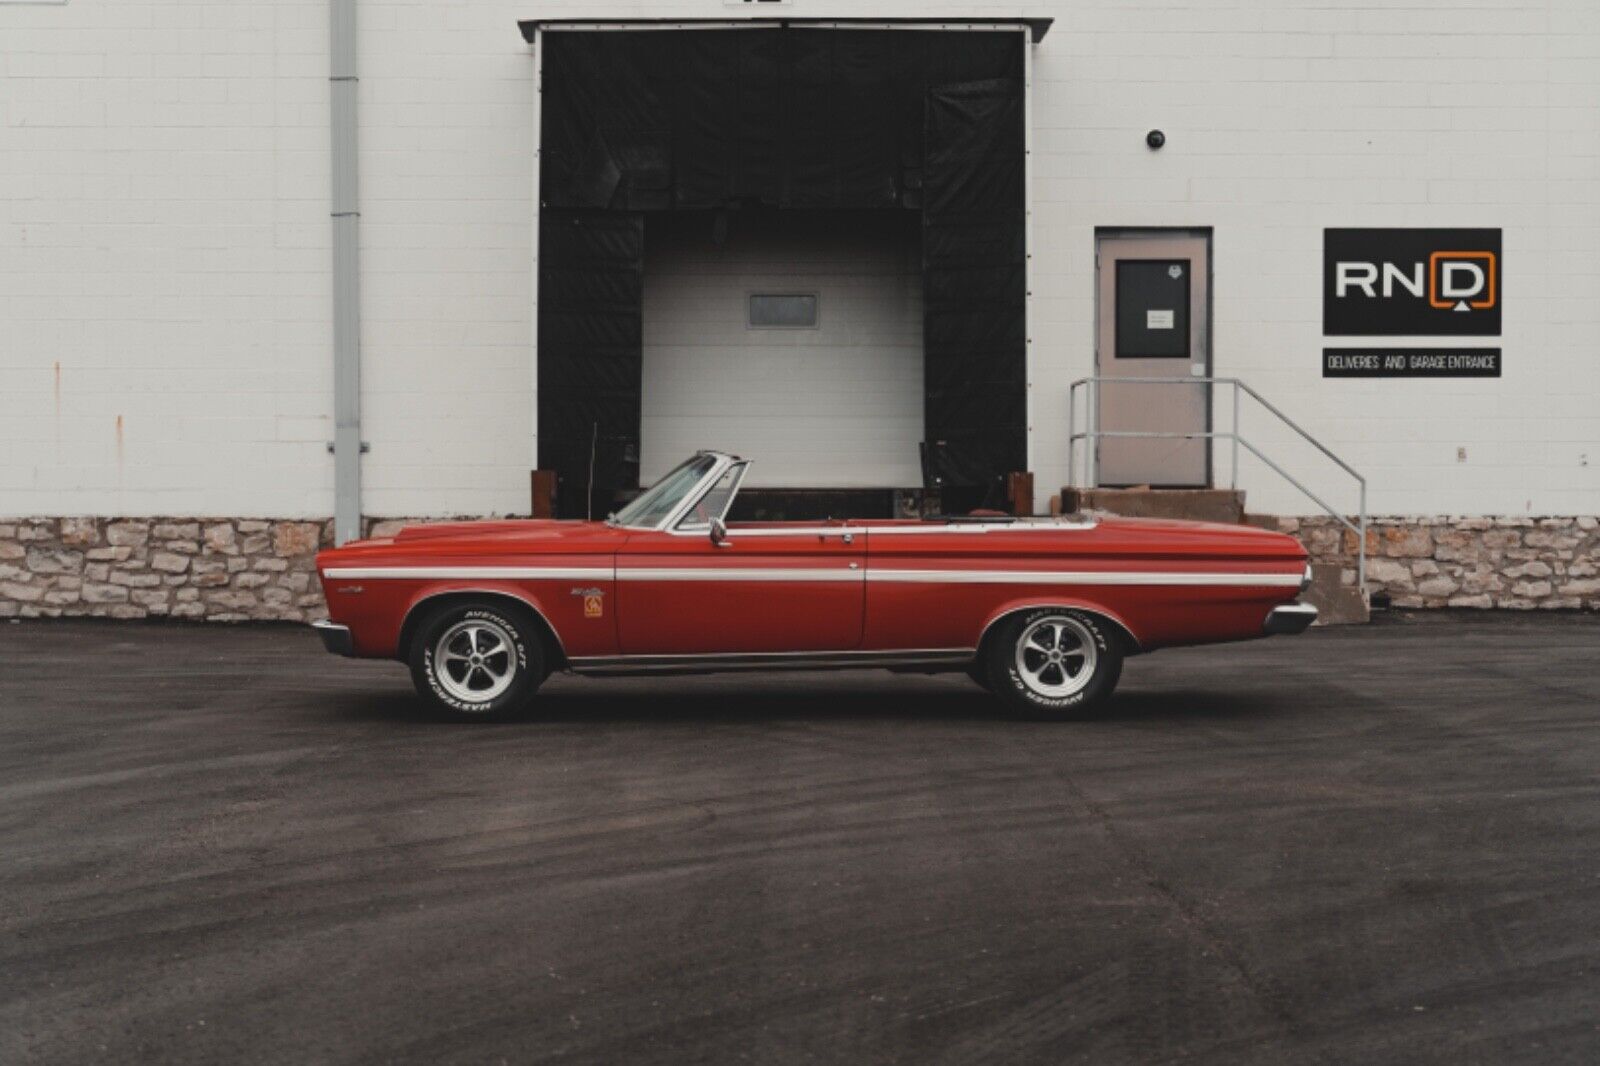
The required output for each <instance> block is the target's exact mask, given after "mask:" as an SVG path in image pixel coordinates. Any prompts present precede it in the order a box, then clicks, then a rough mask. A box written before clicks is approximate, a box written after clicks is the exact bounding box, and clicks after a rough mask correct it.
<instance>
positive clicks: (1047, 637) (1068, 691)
mask: <svg viewBox="0 0 1600 1066" xmlns="http://www.w3.org/2000/svg"><path fill="white" fill-rule="evenodd" d="M1098 662H1099V651H1098V649H1097V645H1096V642H1095V639H1094V634H1092V633H1090V632H1089V628H1088V627H1087V626H1086V625H1084V624H1083V623H1082V622H1081V621H1079V620H1078V619H1076V618H1074V617H1072V616H1071V615H1065V614H1053V615H1048V616H1046V617H1044V618H1040V619H1037V620H1035V621H1034V622H1032V623H1031V624H1029V625H1028V627H1027V628H1026V629H1024V630H1023V631H1022V635H1021V637H1019V638H1018V640H1017V644H1016V667H1017V675H1018V677H1019V678H1020V679H1021V681H1022V683H1023V684H1024V685H1026V686H1027V687H1028V688H1029V689H1030V690H1031V691H1033V692H1035V693H1037V694H1038V695H1040V696H1043V697H1045V698H1047V699H1053V700H1058V699H1063V698H1065V697H1067V696H1071V695H1073V694H1075V693H1078V692H1081V691H1083V689H1084V687H1085V686H1087V685H1088V684H1089V682H1090V680H1092V679H1093V678H1094V672H1095V665H1096V663H1098Z"/></svg>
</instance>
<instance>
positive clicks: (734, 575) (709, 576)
mask: <svg viewBox="0 0 1600 1066" xmlns="http://www.w3.org/2000/svg"><path fill="white" fill-rule="evenodd" d="M326 576H327V577H328V578H330V579H335V580H343V579H354V578H359V579H362V580H379V579H383V578H392V579H397V580H413V581H415V580H427V579H433V580H466V581H471V580H503V581H569V580H570V581H611V580H618V581H775V582H782V581H794V582H829V581H852V582H853V581H887V582H894V583H900V584H926V585H1170V586H1180V585H1185V586H1196V585H1211V586H1217V585H1223V586H1230V587H1244V588H1297V587H1298V586H1299V585H1300V582H1301V580H1302V576H1303V575H1302V574H1300V573H1293V574H1248V573H1239V572H1237V571H1235V572H1229V573H1215V572H1204V573H1194V572H1179V573H1172V572H1168V573H1156V572H1154V571H1109V570H1088V571H1069V570H893V569H889V570H847V569H840V568H835V567H698V566H693V567H691V566H681V567H680V566H666V567H622V568H620V569H618V570H612V569H611V568H610V567H582V566H336V567H332V568H330V569H329V570H327V571H326Z"/></svg>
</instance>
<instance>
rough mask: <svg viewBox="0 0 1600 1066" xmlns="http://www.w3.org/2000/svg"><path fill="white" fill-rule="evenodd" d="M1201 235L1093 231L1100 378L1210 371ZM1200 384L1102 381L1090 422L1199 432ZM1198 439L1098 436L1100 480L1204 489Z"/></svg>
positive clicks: (1115, 428)
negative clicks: (1096, 234)
mask: <svg viewBox="0 0 1600 1066" xmlns="http://www.w3.org/2000/svg"><path fill="white" fill-rule="evenodd" d="M1209 254H1210V242H1209V241H1208V240H1207V239H1206V238H1205V237H1203V236H1192V235H1189V234H1187V233H1185V234H1181V235H1180V234H1174V235H1172V236H1166V235H1162V234H1151V235H1149V236H1115V237H1112V236H1101V237H1099V238H1098V241H1097V247H1096V256H1095V261H1096V278H1095V284H1096V286H1097V299H1096V303H1095V306H1096V309H1097V310H1096V314H1097V322H1096V326H1095V360H1096V368H1097V369H1096V373H1097V374H1098V375H1099V376H1100V377H1103V378H1111V379H1115V378H1157V377H1159V378H1190V377H1196V378H1201V377H1205V376H1207V375H1208V374H1209V373H1210V367H1211V352H1210V336H1211V329H1210V325H1211V324H1210V322H1209V321H1208V317H1207V311H1208V308H1209V307H1210V301H1209V299H1208V292H1207V286H1208V283H1209V281H1210V275H1211V264H1210V259H1209ZM1206 397H1207V386H1206V385H1205V384H1204V383H1203V382H1199V381H1197V382H1195V383H1194V384H1193V385H1189V384H1182V385H1154V384H1138V383H1134V382H1128V383H1121V384H1119V383H1117V382H1116V381H1114V380H1111V381H1105V382H1103V383H1101V385H1100V386H1099V404H1098V419H1099V428H1100V429H1101V430H1103V431H1106V432H1135V431H1138V432H1159V433H1204V432H1205V431H1206V429H1207V428H1208V421H1209V419H1208V408H1207V402H1206ZM1209 445H1210V442H1209V441H1208V440H1206V439H1205V438H1203V437H1195V438H1192V439H1183V438H1177V437H1162V438H1133V437H1103V438H1101V439H1100V442H1099V450H1098V453H1097V454H1098V460H1099V465H1098V472H1099V477H1098V483H1099V484H1101V485H1156V486H1165V487H1183V488H1193V487H1204V486H1206V485H1208V484H1209V483H1210V480H1211V463H1210V454H1211V449H1210V447H1209Z"/></svg>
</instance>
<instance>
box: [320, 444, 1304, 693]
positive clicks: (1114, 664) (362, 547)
mask: <svg viewBox="0 0 1600 1066" xmlns="http://www.w3.org/2000/svg"><path fill="white" fill-rule="evenodd" d="M749 465H750V464H749V462H748V461H747V460H744V459H740V458H738V457H737V456H733V455H726V454H723V453H720V452H701V453H699V454H697V455H695V456H694V457H693V458H691V459H689V460H688V461H687V462H685V463H683V464H682V465H680V466H678V467H677V468H676V469H674V470H673V471H672V472H671V473H669V474H667V475H666V476H665V477H663V478H662V479H661V480H660V481H659V482H657V483H656V484H655V485H654V486H652V487H651V488H650V489H648V490H646V491H645V492H644V493H642V494H641V495H640V496H638V497H637V498H636V499H634V500H633V501H632V502H631V503H629V504H628V505H627V506H626V507H624V508H623V509H622V510H621V511H619V512H617V513H616V514H614V515H612V516H610V517H609V518H607V519H606V520H605V521H604V522H582V521H529V520H515V521H509V520H508V521H483V522H454V523H440V524H434V525H419V526H412V527H408V528H406V529H403V530H401V531H400V532H399V533H398V534H397V535H396V536H394V537H380V538H374V539H372V540H364V541H355V542H351V543H349V544H345V545H344V546H342V547H339V548H334V549H331V550H329V551H324V552H322V553H321V554H320V555H318V556H317V571H318V574H319V576H320V578H321V580H322V587H323V591H324V593H325V594H326V596H327V601H328V613H329V615H330V617H329V619H328V620H327V621H324V622H318V623H316V628H317V630H318V631H319V632H320V634H321V636H322V640H323V643H324V644H325V645H326V647H327V648H328V650H329V651H332V652H337V653H339V654H342V655H354V656H363V657H370V658H394V659H400V660H402V661H404V662H407V663H409V664H410V666H411V674H412V678H413V679H414V681H415V682H416V686H417V689H418V691H419V692H421V693H422V694H423V696H424V697H425V698H427V699H429V700H431V701H433V702H434V703H436V704H437V705H438V706H439V707H441V708H444V709H445V710H447V711H449V712H453V713H455V714H459V715H463V716H471V717H483V716H491V717H492V716H498V715H503V714H505V713H508V712H511V711H514V710H516V709H518V708H521V707H522V706H524V705H525V704H526V703H527V702H528V700H529V698H530V697H531V696H532V695H533V694H534V691H535V690H536V689H538V687H539V685H540V684H541V683H542V682H543V681H544V679H545V678H546V677H547V676H549V674H550V673H551V672H552V671H554V670H571V671H573V672H575V673H580V674H636V673H649V672H680V673H681V672H700V671H714V670H769V669H839V668H846V667H863V666H883V667H890V668H893V669H906V670H913V671H927V672H933V671H945V670H948V671H965V672H967V673H968V674H970V675H971V676H972V677H973V679H974V680H975V681H977V682H978V684H980V685H982V686H984V687H985V688H987V689H988V690H989V691H991V692H992V693H994V694H995V695H996V696H998V697H1000V698H1001V699H1003V700H1004V701H1005V702H1006V703H1008V704H1009V705H1010V706H1011V707H1012V708H1013V709H1015V710H1017V711H1019V712H1021V713H1023V714H1026V715H1029V716H1032V717H1038V718H1068V717H1078V716H1083V715H1086V714H1089V713H1091V712H1093V711H1094V710H1096V709H1098V708H1101V707H1103V706H1104V705H1105V703H1106V699H1107V697H1108V696H1109V695H1110V694H1111V690H1112V689H1113V688H1114V687H1115V686H1116V683H1117V678H1118V676H1119V675H1120V674H1121V672H1122V660H1123V659H1124V658H1125V657H1126V656H1129V655H1134V654H1137V653H1140V652H1147V651H1151V650H1153V649H1155V648H1162V647H1171V646H1173V645H1180V644H1202V643H1209V642H1217V641H1228V640H1245V639H1248V638H1251V637H1260V636H1265V635H1268V634H1273V633H1299V632H1301V631H1302V630H1304V629H1305V628H1306V627H1307V626H1308V625H1310V624H1311V622H1312V621H1313V620H1314V619H1315V618H1316V614H1317V612H1316V609H1315V608H1314V607H1311V606H1308V605H1304V604H1300V603H1297V602H1295V600H1296V597H1297V596H1298V594H1299V593H1300V592H1301V591H1303V589H1304V588H1305V586H1306V584H1307V582H1308V580H1309V576H1310V570H1309V568H1308V567H1307V565H1306V553H1305V551H1304V549H1303V548H1301V546H1300V544H1299V542H1297V541H1296V540H1294V539H1293V538H1292V537H1288V536H1284V535H1283V534H1281V533H1271V532H1267V531H1265V530H1260V529H1254V528H1250V527H1244V526H1224V525H1206V524H1201V523H1191V522H1175V521H1155V520H1134V519H1124V518H1113V517H1110V516H1097V515H1084V516H1063V517H1059V518H978V517H968V518H949V519H942V520H908V521H878V520H872V521H832V520H830V521H824V522H752V523H729V522H727V521H726V516H727V514H728V508H729V505H730V504H731V503H732V502H733V498H734V495H735V494H736V493H737V492H738V490H739V483H740V481H741V480H742V479H743V478H744V475H745V471H746V470H748V469H749Z"/></svg>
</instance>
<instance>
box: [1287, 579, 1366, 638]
mask: <svg viewBox="0 0 1600 1066" xmlns="http://www.w3.org/2000/svg"><path fill="white" fill-rule="evenodd" d="M1346 576H1347V575H1346V571H1345V568H1344V567H1342V566H1340V565H1339V564H1338V563H1312V564H1311V587H1310V588H1308V589H1306V591H1305V593H1304V594H1303V595H1302V596H1301V597H1300V599H1301V600H1302V601H1303V602H1305V603H1309V604H1311V605H1312V606H1313V607H1315V608H1316V609H1317V625H1319V626H1345V625H1361V624H1363V623H1365V622H1367V621H1369V620H1370V619H1371V617H1372V608H1371V605H1370V604H1368V603H1367V597H1366V595H1365V594H1364V593H1363V592H1362V591H1361V590H1360V589H1358V588H1356V586H1355V570H1354V569H1351V570H1350V571H1349V573H1348V576H1349V578H1350V583H1349V584H1346V583H1345V577H1346Z"/></svg>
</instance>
